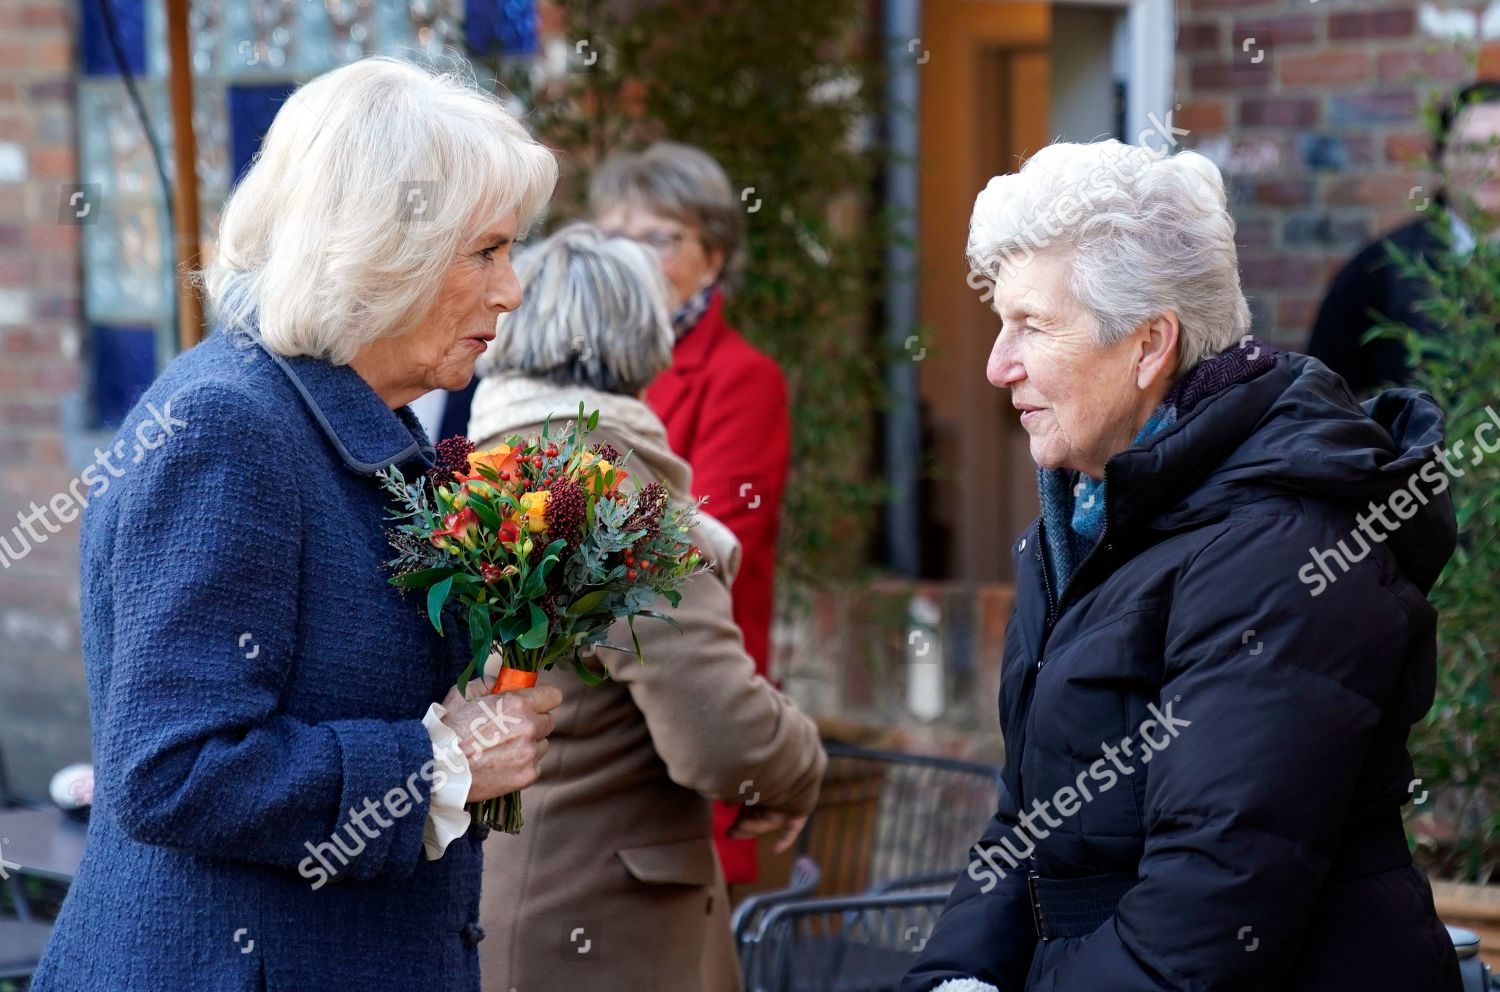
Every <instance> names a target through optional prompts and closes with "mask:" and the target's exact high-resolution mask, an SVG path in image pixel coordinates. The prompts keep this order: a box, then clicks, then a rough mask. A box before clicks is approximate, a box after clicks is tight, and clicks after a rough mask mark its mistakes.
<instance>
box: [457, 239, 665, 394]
mask: <svg viewBox="0 0 1500 992" xmlns="http://www.w3.org/2000/svg"><path fill="white" fill-rule="evenodd" d="M515 265H516V275H517V277H518V278H519V279H520V281H521V288H522V294H523V296H522V302H521V305H520V306H519V307H518V308H516V309H515V310H513V311H511V312H510V313H505V314H501V315H500V319H499V321H498V322H497V324H496V335H495V340H494V342H493V343H492V344H491V345H490V347H489V349H488V350H487V351H486V352H485V353H484V354H483V355H481V356H480V358H479V361H478V362H477V363H476V368H477V371H478V372H479V373H480V374H481V375H485V376H491V375H497V374H504V373H515V374H520V375H524V376H529V377H532V378H540V379H546V380H547V381H549V382H554V383H557V384H558V385H563V386H587V387H588V388H590V389H596V390H598V391H600V392H605V393H619V394H622V395H626V396H634V395H636V394H638V393H639V392H640V391H641V390H643V389H645V388H646V387H647V386H648V385H650V384H651V380H652V379H654V378H656V377H657V376H658V375H660V374H661V373H662V372H663V371H664V370H665V369H666V368H667V366H669V365H671V364H672V344H673V342H674V340H675V338H674V335H673V333H672V321H671V318H670V317H669V316H668V314H667V288H666V279H665V277H664V276H663V275H662V271H661V266H660V265H659V264H657V261H656V258H655V256H654V255H652V254H651V252H650V251H649V250H648V249H646V248H643V247H642V246H640V245H638V244H636V243H635V242H634V241H631V240H629V239H628V238H611V237H606V236H605V234H604V232H603V231H601V230H599V228H597V227H595V226H594V225H592V224H587V223H583V222H575V223H572V224H568V225H565V226H564V227H561V228H559V229H558V230H557V231H555V232H554V233H553V234H552V235H551V236H550V237H547V238H545V239H544V240H542V241H540V242H539V243H537V244H536V245H534V246H530V247H528V248H526V249H525V250H523V251H522V252H520V253H519V254H518V256H517V258H516V263H515Z"/></svg>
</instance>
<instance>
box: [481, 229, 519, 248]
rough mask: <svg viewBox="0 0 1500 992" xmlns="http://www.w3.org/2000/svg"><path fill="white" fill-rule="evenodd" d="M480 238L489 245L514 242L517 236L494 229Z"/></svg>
mask: <svg viewBox="0 0 1500 992" xmlns="http://www.w3.org/2000/svg"><path fill="white" fill-rule="evenodd" d="M479 240H480V241H481V242H482V243H483V244H487V245H496V244H498V245H508V244H512V243H514V241H515V240H516V236H515V235H514V234H503V233H501V232H499V231H494V232H491V233H490V234H482V235H480V236H479Z"/></svg>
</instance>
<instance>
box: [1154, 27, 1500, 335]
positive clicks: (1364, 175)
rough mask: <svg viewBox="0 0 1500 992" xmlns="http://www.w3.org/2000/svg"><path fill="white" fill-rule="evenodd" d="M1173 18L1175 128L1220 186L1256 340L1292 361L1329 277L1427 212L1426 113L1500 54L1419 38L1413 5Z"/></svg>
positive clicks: (1493, 66) (1498, 63)
mask: <svg viewBox="0 0 1500 992" xmlns="http://www.w3.org/2000/svg"><path fill="white" fill-rule="evenodd" d="M1177 15H1178V24H1179V31H1178V52H1177V62H1176V75H1177V79H1176V84H1177V102H1178V103H1179V104H1181V107H1180V109H1179V110H1178V111H1177V119H1176V124H1177V125H1178V126H1179V127H1184V128H1190V129H1192V131H1193V134H1192V135H1190V136H1189V137H1188V138H1187V139H1185V141H1184V144H1185V145H1186V146H1187V147H1190V148H1194V149H1195V150H1197V151H1201V152H1203V153H1205V154H1207V155H1209V156H1210V157H1211V158H1213V159H1214V160H1215V161H1216V162H1218V163H1219V165H1220V167H1221V168H1223V169H1224V171H1225V173H1226V175H1227V176H1228V178H1229V181H1230V190H1231V194H1230V195H1231V199H1232V203H1233V209H1234V213H1235V216H1236V218H1237V220H1238V221H1239V225H1240V228H1239V231H1240V233H1239V243H1240V245H1241V250H1240V263H1241V267H1242V271H1243V276H1244V286H1245V292H1246V294H1247V295H1248V296H1249V297H1250V304H1251V307H1252V309H1253V311H1254V313H1255V321H1256V330H1257V333H1259V334H1261V335H1262V336H1266V337H1268V338H1269V339H1270V340H1272V341H1273V342H1275V343H1277V344H1280V345H1284V346H1287V347H1292V348H1302V347H1304V346H1305V345H1306V343H1307V337H1308V335H1309V334H1310V333H1311V330H1312V323H1313V319H1314V317H1315V316H1316V314H1317V307H1318V304H1319V302H1320V301H1321V299H1322V294H1323V292H1324V290H1325V289H1326V288H1327V285H1328V281H1329V280H1330V279H1331V278H1332V276H1333V273H1334V272H1336V271H1337V269H1338V267H1339V266H1340V265H1341V264H1342V263H1343V262H1345V261H1346V260H1347V259H1348V258H1349V257H1350V256H1351V255H1353V254H1354V253H1355V252H1356V251H1357V250H1358V249H1359V248H1360V247H1362V246H1363V245H1364V244H1365V243H1366V242H1367V241H1368V240H1370V239H1371V238H1373V237H1375V236H1377V235H1381V234H1384V233H1387V232H1388V231H1390V230H1391V229H1393V228H1395V227H1399V226H1401V225H1403V224H1406V223H1408V222H1410V221H1411V220H1412V219H1413V218H1415V217H1417V216H1419V211H1420V210H1421V209H1422V208H1423V206H1424V204H1425V203H1426V202H1427V193H1428V192H1429V190H1428V189H1427V184H1428V183H1429V182H1430V181H1429V180H1428V178H1427V177H1426V176H1425V175H1424V174H1423V173H1422V171H1421V170H1420V168H1419V167H1418V166H1417V164H1416V160H1417V159H1419V158H1420V157H1421V156H1423V155H1424V154H1425V153H1426V151H1427V148H1428V143H1429V142H1428V138H1427V134H1426V131H1425V129H1424V125H1423V123H1422V115H1421V110H1422V106H1423V104H1424V103H1425V101H1426V100H1427V99H1428V97H1429V96H1430V95H1431V94H1433V93H1435V92H1438V91H1442V92H1449V91H1451V90H1453V89H1456V88H1457V87H1458V86H1461V85H1463V84H1464V83H1466V82H1469V81H1471V80H1472V79H1474V78H1476V74H1477V73H1478V72H1484V71H1488V72H1489V73H1490V74H1492V75H1493V74H1496V72H1497V71H1500V48H1496V47H1494V46H1491V47H1488V48H1485V49H1484V50H1483V51H1479V50H1477V49H1475V48H1474V46H1473V45H1467V46H1464V47H1463V48H1461V47H1460V46H1459V45H1457V44H1456V43H1455V42H1453V41H1451V40H1439V39H1437V38H1434V37H1431V36H1429V35H1427V34H1425V33H1424V32H1423V29H1422V19H1421V17H1420V16H1419V10H1418V4H1417V3H1415V2H1413V0H1178V4H1177ZM1475 57H1477V64H1476V61H1475ZM1419 185H1420V186H1422V187H1423V188H1422V189H1418V190H1416V191H1413V187H1414V186H1419Z"/></svg>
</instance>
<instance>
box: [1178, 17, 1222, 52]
mask: <svg viewBox="0 0 1500 992" xmlns="http://www.w3.org/2000/svg"><path fill="white" fill-rule="evenodd" d="M1222 37H1223V32H1222V31H1220V29H1219V24H1218V22H1217V21H1194V22H1190V23H1187V24H1181V25H1179V26H1178V28H1177V51H1178V52H1202V51H1212V50H1213V49H1216V48H1218V47H1219V46H1220V45H1221V44H1223V42H1222V40H1221V39H1222Z"/></svg>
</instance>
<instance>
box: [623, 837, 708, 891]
mask: <svg viewBox="0 0 1500 992" xmlns="http://www.w3.org/2000/svg"><path fill="white" fill-rule="evenodd" d="M616 853H618V854H619V856H620V860H621V861H622V862H624V864H625V870H626V871H628V872H630V874H631V875H633V876H635V879H636V881H639V882H647V883H652V884H657V885H661V884H676V885H712V884H714V877H715V874H716V873H717V871H718V865H717V863H716V862H715V861H714V849H713V845H712V844H711V843H710V842H709V839H708V838H707V837H698V838H693V839H691V840H677V841H671V842H670V843H666V844H648V845H647V846H645V847H630V848H626V849H625V850H623V851H618V852H616Z"/></svg>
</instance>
